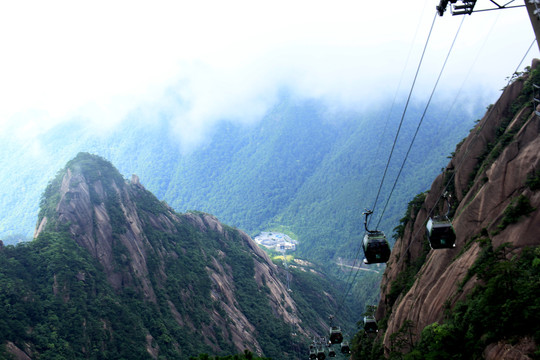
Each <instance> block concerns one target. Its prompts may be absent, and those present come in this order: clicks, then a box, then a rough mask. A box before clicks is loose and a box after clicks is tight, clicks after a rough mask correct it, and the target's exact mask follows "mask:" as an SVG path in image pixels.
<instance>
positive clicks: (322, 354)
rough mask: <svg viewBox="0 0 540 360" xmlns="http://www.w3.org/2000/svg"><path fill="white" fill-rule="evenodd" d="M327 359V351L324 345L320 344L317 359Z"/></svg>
mask: <svg viewBox="0 0 540 360" xmlns="http://www.w3.org/2000/svg"><path fill="white" fill-rule="evenodd" d="M324 359H326V352H325V351H324V347H322V345H319V346H318V347H317V360H324Z"/></svg>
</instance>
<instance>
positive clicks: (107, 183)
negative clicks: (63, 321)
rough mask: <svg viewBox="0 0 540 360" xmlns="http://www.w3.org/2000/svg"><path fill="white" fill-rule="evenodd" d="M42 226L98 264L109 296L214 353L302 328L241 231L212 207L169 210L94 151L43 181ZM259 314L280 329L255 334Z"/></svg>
mask: <svg viewBox="0 0 540 360" xmlns="http://www.w3.org/2000/svg"><path fill="white" fill-rule="evenodd" d="M48 233H49V234H50V233H61V234H63V235H67V237H68V238H70V239H73V240H74V242H76V244H77V245H78V246H79V247H81V248H84V249H86V250H87V251H88V252H89V253H90V255H91V256H92V257H93V258H94V259H95V260H97V262H99V264H100V266H101V268H102V269H103V271H104V274H105V277H106V280H107V282H108V283H109V285H110V286H111V287H112V289H113V290H114V291H115V292H116V293H118V294H122V293H126V292H127V293H130V294H131V293H133V294H134V295H130V296H136V297H139V298H140V299H142V300H143V301H144V302H145V303H151V304H154V306H156V307H160V308H162V310H160V311H161V312H165V313H168V315H167V316H170V319H173V321H174V323H175V324H176V325H175V326H180V327H182V328H185V329H189V331H191V332H193V333H196V334H198V335H197V336H199V337H200V339H199V340H197V342H203V343H205V344H207V345H208V346H210V348H211V349H212V351H213V352H216V353H219V352H220V351H223V350H224V349H226V348H227V347H230V346H231V343H232V344H233V345H234V348H235V349H237V350H240V351H243V350H244V349H251V350H252V351H255V352H256V353H258V354H263V353H266V352H267V351H268V348H267V349H266V350H265V346H268V345H267V344H268V343H270V342H272V341H273V340H271V339H272V338H275V337H277V336H282V335H283V334H287V336H289V334H290V333H291V332H294V333H297V334H300V335H304V336H307V334H308V332H307V330H306V329H305V328H304V325H302V321H301V319H300V315H299V311H298V309H297V305H296V302H295V301H294V300H293V298H292V296H291V293H290V292H289V291H287V286H285V285H284V283H283V282H282V281H281V280H280V278H279V274H280V271H281V270H280V269H279V268H278V267H277V266H276V265H275V264H273V263H272V261H271V260H270V258H269V257H268V255H267V254H266V253H265V252H264V251H262V250H261V249H260V248H259V247H258V246H257V244H256V243H255V242H254V241H253V240H252V239H251V238H250V237H249V236H248V235H247V234H245V233H244V232H242V231H240V230H237V229H233V228H230V227H228V226H227V225H224V224H222V223H220V222H219V220H218V219H217V218H216V217H214V216H213V215H210V214H206V213H202V212H189V213H186V214H177V213H175V212H174V211H173V209H172V208H170V207H169V206H167V205H166V204H165V203H163V202H160V201H159V200H158V199H157V198H156V197H155V196H154V195H153V194H152V193H150V192H149V191H147V190H146V189H145V188H144V187H143V186H142V185H141V184H140V181H139V179H138V177H137V176H136V175H133V176H132V178H131V182H127V181H126V180H124V179H123V178H122V176H121V175H120V173H119V172H118V171H117V170H116V169H115V168H114V166H113V165H112V164H111V163H109V162H108V161H106V160H105V159H103V158H101V157H99V156H95V155H91V154H88V153H80V154H78V155H77V157H75V158H74V159H73V160H71V161H69V162H68V163H67V165H66V166H65V168H64V169H63V170H61V171H60V172H59V173H58V175H57V176H56V178H55V179H54V180H52V181H51V182H50V183H49V185H48V186H47V189H46V191H45V193H44V195H43V197H42V201H41V211H40V218H39V222H38V226H37V229H36V237H41V236H42V235H46V234H48ZM64 237H66V236H64ZM77 276H78V278H82V279H84V278H85V276H86V275H85V273H84V272H81V273H80V274H79V273H78V274H77ZM54 288H55V289H57V292H58V291H59V290H58V289H61V288H62V286H61V284H59V285H55V287H54ZM68 297H69V296H66V298H68ZM247 304H249V306H248V305H247ZM163 307H164V308H163ZM201 313H204V314H207V315H204V316H202V315H201ZM162 315H163V314H162ZM262 318H265V319H266V320H265V321H268V319H272V321H277V322H278V323H279V324H280V325H278V326H275V324H274V325H272V329H273V330H272V331H281V332H282V333H280V334H282V335H277V333H275V334H273V335H272V336H270V337H268V338H265V337H264V336H263V337H262V338H261V333H260V332H258V327H260V326H261V325H260V322H261V319H262ZM323 322H324V321H323V320H320V319H319V323H323ZM212 324H213V325H212ZM216 329H219V330H216ZM284 329H287V330H286V331H285V332H283V331H284ZM220 334H221V335H220ZM225 335H226V337H225V339H223V338H222V337H223V336H225ZM149 336H151V337H152V336H156V334H155V333H152V334H149ZM264 344H266V345H264ZM148 352H149V353H151V354H154V353H158V352H159V351H158V350H157V349H155V348H153V347H149V348H148Z"/></svg>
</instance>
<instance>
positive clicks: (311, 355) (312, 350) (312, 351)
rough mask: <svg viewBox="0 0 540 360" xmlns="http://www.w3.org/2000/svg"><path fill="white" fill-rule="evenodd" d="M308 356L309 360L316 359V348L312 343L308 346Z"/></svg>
mask: <svg viewBox="0 0 540 360" xmlns="http://www.w3.org/2000/svg"><path fill="white" fill-rule="evenodd" d="M309 358H310V359H311V360H315V359H317V350H316V349H315V346H314V345H310V346H309Z"/></svg>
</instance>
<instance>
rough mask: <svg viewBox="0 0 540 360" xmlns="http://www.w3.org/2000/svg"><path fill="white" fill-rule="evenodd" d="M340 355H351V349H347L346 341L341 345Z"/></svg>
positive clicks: (347, 343)
mask: <svg viewBox="0 0 540 360" xmlns="http://www.w3.org/2000/svg"><path fill="white" fill-rule="evenodd" d="M341 353H342V354H350V353H351V348H350V347H349V342H348V341H343V342H342V343H341Z"/></svg>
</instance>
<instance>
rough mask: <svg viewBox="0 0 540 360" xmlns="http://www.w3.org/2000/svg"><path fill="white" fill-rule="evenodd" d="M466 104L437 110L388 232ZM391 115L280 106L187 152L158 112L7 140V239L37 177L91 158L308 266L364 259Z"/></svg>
mask: <svg viewBox="0 0 540 360" xmlns="http://www.w3.org/2000/svg"><path fill="white" fill-rule="evenodd" d="M471 104H472V105H470V108H466V107H460V108H459V109H458V110H457V111H456V110H455V109H454V111H453V112H452V113H451V115H450V116H449V113H448V110H449V106H450V103H449V102H448V101H443V99H440V100H438V101H434V102H433V104H432V106H431V108H430V111H429V112H428V114H427V117H426V119H425V121H424V124H423V125H422V128H421V129H420V133H419V135H418V137H417V140H416V143H415V146H414V147H413V149H412V152H411V154H410V156H409V158H408V160H407V163H406V164H405V167H404V171H403V173H402V175H401V178H400V181H399V182H398V183H397V187H396V190H395V191H394V194H393V196H392V198H391V199H389V200H390V201H389V203H388V207H387V209H386V211H385V214H384V216H383V217H382V218H381V219H380V220H381V221H380V227H381V228H383V229H384V230H386V231H387V232H388V233H391V230H392V228H393V227H394V224H395V223H396V222H397V221H398V220H399V217H400V216H401V213H402V212H403V210H404V209H405V207H406V203H407V201H408V199H409V198H410V197H411V196H412V195H413V194H416V193H418V192H419V191H422V190H424V189H425V188H426V187H427V186H428V185H429V179H430V178H432V177H433V176H435V174H436V173H437V172H438V171H439V169H440V168H441V167H442V166H443V164H444V163H445V161H446V160H445V158H446V156H447V155H448V154H449V153H450V151H451V150H452V147H453V144H455V143H456V142H457V141H458V140H459V139H461V138H462V137H463V136H464V135H465V134H466V132H467V129H468V128H469V127H470V126H471V125H472V123H473V121H474V119H475V117H474V114H475V113H479V111H478V109H479V108H483V107H485V104H484V103H482V102H481V101H480V99H477V100H473V101H472V102H471ZM391 105H392V104H391V103H388V104H384V105H382V106H381V105H378V106H377V107H373V108H370V109H369V110H362V111H357V112H353V111H347V112H339V111H335V110H330V109H328V108H327V107H326V106H325V105H324V104H323V103H321V102H320V101H316V100H301V99H294V98H291V97H286V96H285V97H283V98H282V99H281V101H280V102H279V103H278V104H277V105H275V106H274V107H273V108H272V109H271V110H270V111H269V112H268V113H267V114H266V116H265V117H264V118H263V119H261V120H260V121H253V123H251V124H238V123H234V122H226V121H224V122H220V123H219V124H217V125H216V126H215V128H214V129H212V131H211V132H210V136H209V137H208V138H207V139H206V140H205V141H204V142H203V144H201V145H200V147H197V148H195V149H192V150H191V151H189V152H182V151H180V145H179V144H178V142H177V139H176V138H175V136H174V134H173V133H172V132H171V131H170V129H169V126H168V122H167V121H168V120H167V119H166V118H167V114H159V113H157V114H156V118H155V119H154V121H152V122H151V123H148V122H147V121H144V120H141V119H139V118H138V117H137V115H136V114H135V115H133V116H132V119H130V120H129V121H126V122H125V123H123V124H122V125H121V126H119V127H118V128H117V129H114V130H111V132H110V133H105V134H99V135H96V134H94V133H93V132H92V131H89V130H88V129H86V128H85V127H84V125H83V124H82V123H78V122H74V123H72V124H68V125H62V126H59V127H56V128H53V129H50V130H49V131H47V132H46V133H45V134H42V135H41V136H40V137H39V138H38V139H34V140H33V142H32V143H29V144H25V146H24V147H21V146H20V144H18V143H17V142H15V140H14V139H13V138H9V137H6V138H5V139H3V140H4V144H5V147H6V150H7V151H6V152H5V153H3V154H4V156H3V157H2V158H1V159H0V163H1V165H2V167H3V169H5V171H4V172H3V173H2V175H0V183H1V184H2V186H3V188H4V189H5V190H6V191H5V192H3V193H2V195H1V196H2V201H1V202H0V204H1V205H0V211H1V214H2V216H1V217H0V232H1V233H2V234H6V236H7V235H9V234H15V233H24V234H26V235H28V236H31V235H32V234H33V227H34V224H35V217H36V215H37V206H36V204H37V202H38V199H39V194H40V193H41V192H42V191H43V189H44V187H45V185H46V180H44V179H43V178H42V177H41V176H37V177H36V176H35V175H36V174H45V176H47V177H52V176H53V174H54V171H56V170H55V169H58V168H60V167H62V165H63V164H64V163H65V162H67V161H68V160H69V159H71V158H73V157H74V156H75V155H76V154H77V153H78V152H79V151H88V152H91V153H95V154H98V155H101V156H103V157H104V158H106V159H108V160H110V161H112V162H113V163H114V164H115V165H116V166H118V168H119V170H120V172H121V173H122V174H124V176H127V177H129V176H130V175H131V173H137V174H138V175H139V177H140V178H141V182H143V183H144V184H145V186H147V187H148V189H149V190H151V191H152V192H153V193H154V194H155V195H156V196H157V197H158V198H159V199H163V200H165V201H167V202H168V203H169V204H170V205H171V206H172V207H173V208H175V209H177V210H179V211H186V210H200V211H205V212H208V213H212V214H214V215H216V216H217V217H218V218H219V219H221V220H222V221H224V222H225V223H228V224H231V225H234V226H237V227H239V228H241V229H243V230H245V231H247V232H248V233H249V234H251V235H255V234H256V233H257V232H259V231H262V230H268V229H273V228H282V229H286V230H288V231H291V232H292V233H294V234H295V235H296V236H297V237H298V238H299V240H300V241H301V246H299V248H298V251H299V253H300V254H301V255H302V256H308V257H309V258H311V259H316V260H318V261H323V260H324V261H328V259H332V261H335V259H336V258H337V257H346V256H347V254H350V253H351V251H354V250H355V249H356V248H357V246H358V241H359V239H360V237H361V235H362V227H361V222H362V219H361V213H362V211H363V210H364V209H365V208H369V207H371V206H373V203H374V200H375V194H376V193H377V189H378V187H379V184H380V181H381V179H382V174H383V172H384V168H385V165H386V160H387V158H388V154H389V152H390V148H391V146H392V144H393V141H394V137H395V134H396V130H397V127H398V123H399V120H400V117H401V112H400V110H401V108H402V106H401V105H400V104H395V106H394V107H393V108H392V107H391ZM422 106H423V103H422V102H421V101H416V102H414V103H413V104H411V105H410V106H409V111H408V112H407V116H406V117H405V121H404V124H403V127H402V129H401V134H400V136H399V138H398V141H397V143H396V148H395V151H394V157H393V161H392V162H391V163H390V166H389V169H388V175H387V179H386V182H385V184H384V186H383V188H382V191H381V196H380V200H379V203H378V208H377V209H375V214H376V215H375V216H377V214H380V213H381V212H382V208H383V206H384V204H385V201H386V200H387V195H388V193H389V190H390V188H391V186H392V183H393V181H394V179H395V175H396V174H397V172H398V170H399V167H400V165H401V163H402V161H403V158H404V153H405V151H406V149H407V147H408V145H409V143H410V140H411V138H412V134H413V132H414V130H415V128H416V125H417V124H418V120H419V118H420V116H421V112H422V110H423V108H422ZM441 134H444V136H441ZM426 154H429V155H428V156H426ZM14 174H16V176H14ZM374 220H379V219H378V218H375V219H374ZM0 236H1V235H0ZM4 238H5V237H4Z"/></svg>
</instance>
